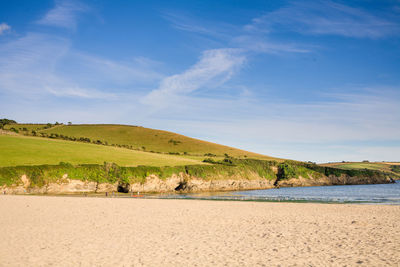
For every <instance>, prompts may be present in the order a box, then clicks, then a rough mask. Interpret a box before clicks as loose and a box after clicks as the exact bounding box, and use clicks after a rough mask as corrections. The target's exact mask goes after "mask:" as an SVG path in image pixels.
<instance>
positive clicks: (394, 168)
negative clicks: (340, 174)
mask: <svg viewBox="0 0 400 267" xmlns="http://www.w3.org/2000/svg"><path fill="white" fill-rule="evenodd" d="M320 165H321V166H325V167H333V168H339V169H344V170H352V169H356V170H361V169H368V170H377V171H383V172H387V173H394V174H397V175H400V162H367V161H364V162H333V163H324V164H320Z"/></svg>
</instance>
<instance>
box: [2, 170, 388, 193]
mask: <svg viewBox="0 0 400 267" xmlns="http://www.w3.org/2000/svg"><path fill="white" fill-rule="evenodd" d="M390 182H391V181H390V178H389V177H383V176H370V177H358V176H355V177H350V176H348V175H341V176H339V177H337V176H332V175H331V176H321V177H318V178H314V177H301V176H300V177H298V178H291V179H283V180H268V179H264V178H261V177H258V178H257V177H255V176H252V177H251V179H243V178H240V177H233V178H232V179H221V177H218V179H203V178H199V177H193V176H189V175H187V174H184V173H179V174H173V175H172V176H171V177H169V178H167V179H160V178H159V177H158V176H156V175H149V176H148V177H146V180H145V182H144V183H132V184H127V183H124V184H121V183H114V184H110V183H97V182H92V181H81V180H75V179H71V178H69V177H68V176H67V175H66V174H65V175H63V177H61V178H60V179H59V180H58V181H57V182H56V183H48V184H46V185H44V186H41V187H37V186H31V181H30V180H29V179H28V178H27V176H26V175H22V177H21V179H20V182H19V183H18V184H15V185H12V186H2V187H0V190H1V191H0V192H1V193H6V194H70V193H105V192H117V191H120V192H125V193H127V192H140V193H166V192H210V191H234V190H252V189H269V188H275V187H295V186H323V185H349V184H378V183H390Z"/></svg>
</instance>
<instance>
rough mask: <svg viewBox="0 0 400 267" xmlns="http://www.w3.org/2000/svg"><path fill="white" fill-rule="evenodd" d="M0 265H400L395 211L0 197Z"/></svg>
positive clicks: (305, 205) (397, 209)
mask: <svg viewBox="0 0 400 267" xmlns="http://www.w3.org/2000/svg"><path fill="white" fill-rule="evenodd" d="M0 214H1V216H0V229H1V237H0V259H1V261H0V266H18V265H29V266H37V265H41V266H42V265H56V266H76V265H82V266H92V265H102V266H104V265H106V266H109V265H118V266H122V265H123V266H131V265H132V266H141V265H146V266H166V265H168V266H186V265H191V266H219V265H227V266H243V265H247V266H254V265H265V266H271V265H272V266H274V265H282V266H287V265H294V264H297V265H300V266H301V265H312V266H326V265H340V266H344V265H347V266H355V265H368V266H382V265H389V266H398V265H399V264H400V246H399V244H400V223H399V219H400V206H384V205H345V204H343V205H340V204H311V203H266V202H235V201H200V200H159V199H126V198H94V197H93V198H92V197H86V198H85V197H51V196H9V195H5V196H3V195H2V196H0Z"/></svg>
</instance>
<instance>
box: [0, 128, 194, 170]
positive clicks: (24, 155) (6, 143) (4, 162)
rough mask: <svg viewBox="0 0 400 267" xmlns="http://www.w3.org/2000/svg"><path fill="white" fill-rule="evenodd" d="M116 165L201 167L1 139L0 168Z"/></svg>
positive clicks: (122, 152)
mask: <svg viewBox="0 0 400 267" xmlns="http://www.w3.org/2000/svg"><path fill="white" fill-rule="evenodd" d="M61 161H63V162H69V163H72V164H83V163H96V164H102V163H103V162H104V161H107V162H114V163H117V164H119V165H121V166H137V165H148V166H167V165H169V166H176V165H187V164H200V163H201V162H200V161H197V160H193V159H187V158H183V157H180V156H173V155H163V154H155V153H148V152H142V151H135V150H129V149H124V148H116V147H109V146H101V145H94V144H86V143H80V142H71V141H64V140H53V139H45V138H39V137H24V136H11V135H0V166H16V165H40V164H58V163H59V162H61Z"/></svg>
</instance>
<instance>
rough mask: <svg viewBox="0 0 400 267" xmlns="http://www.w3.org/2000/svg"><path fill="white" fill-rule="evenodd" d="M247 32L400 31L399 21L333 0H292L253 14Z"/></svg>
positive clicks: (366, 34)
mask: <svg viewBox="0 0 400 267" xmlns="http://www.w3.org/2000/svg"><path fill="white" fill-rule="evenodd" d="M245 29H246V30H247V31H249V32H254V31H260V32H264V33H269V32H273V31H276V30H278V29H279V30H289V31H295V32H300V33H303V34H314V35H323V34H329V35H340V36H346V37H354V38H381V37H385V36H389V35H393V34H398V33H399V32H400V26H399V23H398V22H396V21H391V20H389V19H388V18H386V17H384V16H377V15H373V14H371V13H369V12H367V11H365V10H362V9H360V8H354V7H350V6H346V5H343V4H339V3H335V2H333V1H293V2H291V3H290V4H289V5H287V6H285V7H282V8H280V9H278V10H275V11H272V12H269V13H266V14H265V15H263V16H261V17H258V18H254V19H253V21H252V23H251V24H248V25H246V26H245Z"/></svg>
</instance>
